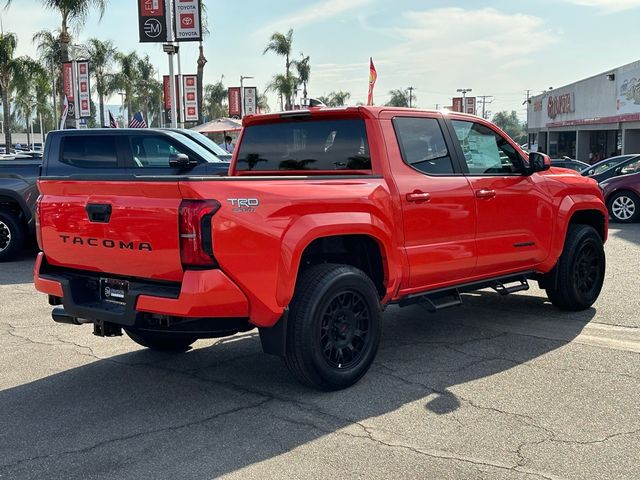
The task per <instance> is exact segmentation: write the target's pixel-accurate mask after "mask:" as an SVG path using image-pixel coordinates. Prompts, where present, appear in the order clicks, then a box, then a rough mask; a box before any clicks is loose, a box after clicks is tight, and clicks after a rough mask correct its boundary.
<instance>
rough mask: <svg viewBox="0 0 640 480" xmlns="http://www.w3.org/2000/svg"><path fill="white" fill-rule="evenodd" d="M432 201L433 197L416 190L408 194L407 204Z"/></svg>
mask: <svg viewBox="0 0 640 480" xmlns="http://www.w3.org/2000/svg"><path fill="white" fill-rule="evenodd" d="M429 200H431V195H430V194H428V193H426V192H421V191H420V190H414V191H413V192H411V193H407V202H418V203H419V202H428V201H429Z"/></svg>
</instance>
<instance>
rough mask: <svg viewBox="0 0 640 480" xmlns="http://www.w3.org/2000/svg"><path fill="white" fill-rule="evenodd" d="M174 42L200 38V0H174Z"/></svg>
mask: <svg viewBox="0 0 640 480" xmlns="http://www.w3.org/2000/svg"><path fill="white" fill-rule="evenodd" d="M174 2H175V3H174V7H175V15H174V20H175V28H176V42H189V41H192V42H194V41H195V42H197V41H200V40H202V24H201V22H200V18H201V15H200V0H174Z"/></svg>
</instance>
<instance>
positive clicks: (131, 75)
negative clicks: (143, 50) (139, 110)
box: [107, 52, 140, 123]
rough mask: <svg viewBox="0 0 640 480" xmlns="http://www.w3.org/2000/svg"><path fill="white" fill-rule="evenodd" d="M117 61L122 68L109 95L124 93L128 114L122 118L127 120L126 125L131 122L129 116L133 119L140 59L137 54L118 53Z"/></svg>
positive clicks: (112, 81)
mask: <svg viewBox="0 0 640 480" xmlns="http://www.w3.org/2000/svg"><path fill="white" fill-rule="evenodd" d="M115 60H116V62H117V64H118V66H119V67H120V71H119V72H117V73H116V74H114V75H113V77H112V80H111V82H110V84H109V86H108V88H107V90H108V92H109V94H112V93H116V92H123V93H124V103H125V105H126V110H127V113H126V115H125V113H124V112H122V116H123V118H124V119H125V123H128V122H129V120H128V118H127V115H128V116H129V117H131V114H132V105H133V103H134V94H135V91H136V85H137V82H138V79H139V76H140V74H139V71H138V64H139V63H140V57H138V54H137V53H136V52H130V53H122V52H117V53H116V55H115Z"/></svg>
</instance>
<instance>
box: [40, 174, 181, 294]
mask: <svg viewBox="0 0 640 480" xmlns="http://www.w3.org/2000/svg"><path fill="white" fill-rule="evenodd" d="M38 186H39V189H40V193H41V199H40V204H39V208H40V211H39V221H40V234H41V239H40V241H41V247H42V249H43V250H44V251H45V252H46V255H47V261H48V262H49V263H50V264H51V265H63V266H65V267H67V268H75V269H80V270H88V271H93V272H102V273H106V274H109V273H113V274H117V275H123V276H132V277H139V278H149V279H155V280H166V281H179V280H181V279H182V275H183V271H182V264H181V260H180V237H179V216H178V215H179V208H180V202H181V199H182V198H181V195H180V190H179V187H178V183H177V182H157V181H154V182H131V181H122V182H119V181H94V180H92V181H73V180H47V179H41V180H40V181H39V182H38Z"/></svg>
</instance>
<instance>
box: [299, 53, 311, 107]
mask: <svg viewBox="0 0 640 480" xmlns="http://www.w3.org/2000/svg"><path fill="white" fill-rule="evenodd" d="M300 56H301V57H302V59H301V60H298V61H296V62H295V66H296V70H297V71H298V81H299V82H300V83H301V84H302V94H303V95H304V98H307V83H309V77H311V65H310V64H309V61H310V59H309V56H308V55H307V56H306V57H305V56H304V53H301V54H300Z"/></svg>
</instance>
